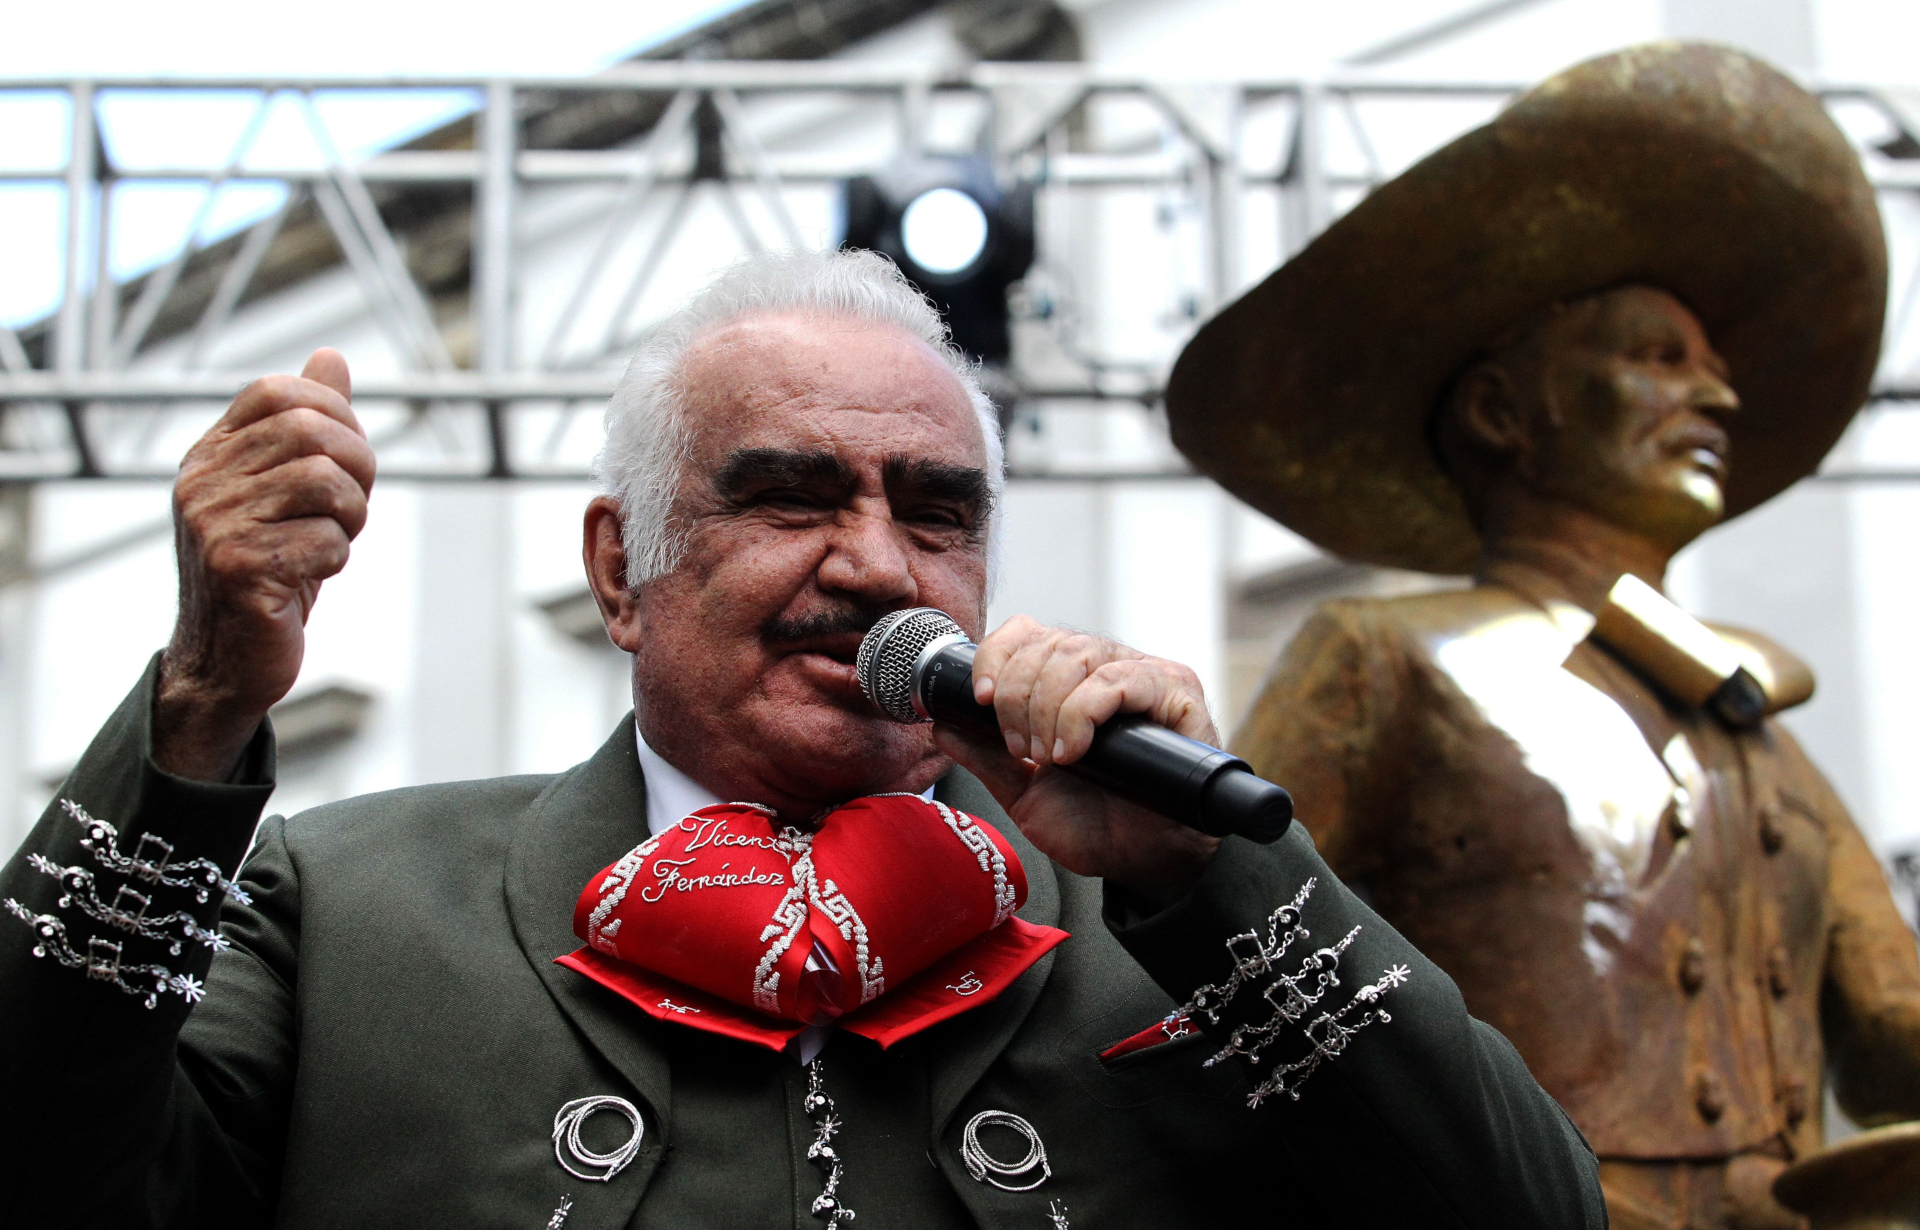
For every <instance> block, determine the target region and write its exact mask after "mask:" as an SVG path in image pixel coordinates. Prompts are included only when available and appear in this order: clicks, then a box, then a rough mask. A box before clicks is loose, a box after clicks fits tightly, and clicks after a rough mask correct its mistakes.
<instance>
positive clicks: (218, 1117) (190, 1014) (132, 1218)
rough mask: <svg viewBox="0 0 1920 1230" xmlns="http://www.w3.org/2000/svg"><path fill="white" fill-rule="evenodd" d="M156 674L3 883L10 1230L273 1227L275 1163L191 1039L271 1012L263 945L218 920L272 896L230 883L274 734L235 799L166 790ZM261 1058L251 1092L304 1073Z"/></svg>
mask: <svg viewBox="0 0 1920 1230" xmlns="http://www.w3.org/2000/svg"><path fill="white" fill-rule="evenodd" d="M156 674H157V658H156V660H155V663H153V664H150V665H149V666H148V668H147V672H146V674H145V675H144V676H143V677H142V679H141V681H140V683H139V685H138V686H137V687H135V688H134V690H133V692H132V694H131V695H129V696H128V697H127V699H126V700H125V701H124V702H123V703H122V704H121V706H120V708H119V709H118V710H117V711H116V712H115V713H114V715H113V716H112V717H111V718H110V719H109V720H108V722H107V724H106V726H105V727H104V728H102V730H101V731H100V733H99V735H98V736H96V737H95V739H94V741H93V743H92V745H91V746H90V747H89V748H88V749H87V751H86V754H85V755H84V756H82V757H81V759H80V763H79V764H78V765H77V766H76V767H75V768H74V770H73V772H72V774H71V775H70V776H69V777H68V778H67V780H66V782H65V783H63V784H62V786H61V788H60V793H59V794H58V795H57V796H56V798H55V799H54V802H53V803H52V804H51V805H50V806H49V807H48V808H47V810H46V812H45V814H43V815H42V816H41V818H40V820H39V823H38V824H37V825H36V826H35V827H34V829H33V830H32V831H31V832H30V833H29V834H28V836H27V839H26V841H25V842H24V843H23V844H22V845H21V847H20V849H19V851H18V852H17V853H15V855H14V857H13V858H12V860H11V861H9V862H8V863H7V865H6V867H5V869H4V870H3V871H0V905H4V911H3V912H0V1003H3V1004H4V1005H5V1007H4V1008H3V1009H0V1088H4V1089H5V1090H6V1108H7V1111H8V1113H7V1114H5V1115H0V1191H5V1192H6V1193H7V1195H6V1197H5V1202H6V1203H5V1206H4V1207H6V1208H7V1209H8V1211H9V1214H10V1216H9V1217H8V1218H7V1219H6V1220H7V1221H8V1223H9V1224H14V1225H22V1226H29V1225H30V1226H36V1227H64V1226H112V1227H115V1228H116V1230H117V1228H120V1227H149V1226H151V1227H191V1226H221V1227H245V1226H250V1225H264V1224H265V1223H266V1222H267V1220H268V1219H269V1217H270V1214H271V1209H272V1198H273V1197H272V1179H273V1176H272V1168H271V1167H270V1166H269V1165H268V1164H267V1163H266V1160H265V1158H266V1156H267V1155H268V1154H269V1153H270V1154H271V1156H273V1157H275V1158H276V1159H277V1156H278V1150H277V1149H271V1148H270V1147H269V1148H267V1149H263V1148H262V1147H261V1141H262V1139H263V1138H264V1137H263V1135H262V1133H260V1132H259V1131H258V1130H257V1129H258V1128H259V1127H260V1126H261V1125H260V1124H259V1123H258V1122H254V1121H250V1120H249V1115H250V1114H251V1113H253V1112H251V1111H250V1110H249V1109H248V1107H247V1106H246V1105H245V1104H246V1102H247V1101H248V1098H247V1096H246V1094H245V1091H244V1090H242V1089H241V1088H240V1087H239V1086H237V1085H234V1084H231V1083H223V1082H222V1081H221V1080H220V1079H218V1077H219V1075H220V1074H221V1069H222V1067H223V1065H222V1064H220V1063H218V1062H212V1063H210V1062H209V1060H208V1057H207V1056H206V1055H205V1054H199V1055H196V1054H195V1053H194V1051H193V1050H192V1048H190V1047H183V1045H182V1043H181V1032H182V1028H183V1027H189V1026H190V1022H192V1021H195V1020H197V1019H198V1018H199V1017H200V1016H201V1015H202V1014H210V1015H222V1014H231V1013H233V1012H235V1011H241V1010H242V1008H241V1004H242V1003H243V1002H244V1001H245V1000H246V999H247V998H248V997H249V996H258V995H260V994H263V993H265V994H267V995H268V997H269V998H271V979H270V978H264V977H263V975H262V973H261V967H259V965H258V962H257V959H256V958H255V957H254V956H253V955H252V953H251V952H250V950H249V946H254V947H257V946H259V944H260V941H259V939H258V938H257V937H256V936H253V935H251V934H249V936H248V937H247V938H243V939H241V940H239V941H238V942H236V940H235V939H234V938H231V937H230V935H229V933H228V929H226V928H223V927H222V926H221V921H220V920H221V918H222V917H223V912H224V913H225V915H226V916H227V917H231V916H232V911H233V908H234V907H235V906H238V905H241V904H242V903H244V902H245V900H246V899H248V898H249V897H250V896H252V895H253V893H255V892H258V891H261V886H260V885H258V884H256V885H254V886H253V887H252V888H249V887H248V886H247V885H246V884H245V883H244V882H243V883H240V884H235V883H233V882H231V881H230V880H229V879H228V877H229V876H232V875H234V874H235V868H236V867H237V865H238V864H239V862H240V860H241V856H242V854H243V853H244V852H245V850H246V849H247V846H248V842H249V840H250V838H251V837H252V834H253V831H254V826H255V824H256V822H257V821H258V819H259V815H260V810H261V808H262V807H263V806H264V805H265V803H266V799H267V796H268V795H269V794H270V793H271V792H272V789H273V784H272V773H273V752H272V747H273V743H272V733H271V731H270V730H268V729H267V728H266V727H265V726H264V724H263V726H262V729H261V732H260V733H259V735H257V736H256V738H255V740H254V742H253V743H252V744H250V745H249V747H248V749H247V752H246V754H245V755H244V757H243V759H242V762H241V769H240V771H239V772H238V773H236V775H235V780H234V781H233V782H231V783H225V784H214V783H206V782H196V781H189V780H186V779H183V778H178V777H174V776H172V775H170V774H167V773H165V772H162V771H161V770H160V769H159V768H158V767H157V766H155V764H154V762H153V759H152V755H151V752H152V730H151V715H152V710H153V693H154V684H155V677H156ZM255 917H256V918H264V919H270V917H271V915H270V914H268V915H265V916H260V915H256V916H255ZM254 926H255V929H256V930H261V929H266V930H270V929H272V926H273V924H272V923H271V921H259V922H257V923H255V924H254ZM203 1000H205V1001H208V1002H205V1003H203V1002H202V1001H203ZM246 1010H248V1011H251V1009H246ZM264 1019H266V1020H269V1021H271V1020H272V1019H273V1018H272V1016H271V1013H268V1014H265V1017H264ZM268 1032H270V1030H268ZM249 1041H250V1042H252V1043H254V1044H255V1046H256V1048H257V1050H258V1054H257V1055H256V1056H254V1059H253V1061H252V1062H253V1063H254V1066H255V1068H256V1069H257V1071H256V1072H255V1074H254V1075H255V1077H256V1078H257V1079H256V1084H257V1085H265V1086H271V1085H274V1084H280V1085H285V1084H287V1083H289V1082H290V1081H291V1076H292V1063H291V1057H290V1055H289V1054H287V1053H286V1052H285V1051H284V1049H283V1050H282V1051H281V1052H280V1053H278V1054H276V1053H273V1052H272V1048H271V1047H270V1046H269V1045H266V1044H265V1043H264V1042H262V1040H261V1039H259V1038H251V1039H249ZM225 1066H229V1067H230V1066H232V1064H231V1063H229V1064H227V1065H225ZM254 1105H255V1106H256V1107H257V1106H258V1105H259V1102H258V1101H257V1100H255V1102H254ZM258 1117H259V1116H257V1115H256V1116H255V1118H256V1119H257V1118H258ZM267 1117H269V1118H270V1117H271V1116H270V1115H269V1116H267Z"/></svg>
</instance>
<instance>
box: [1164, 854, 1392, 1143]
mask: <svg viewBox="0 0 1920 1230" xmlns="http://www.w3.org/2000/svg"><path fill="white" fill-rule="evenodd" d="M1316 883H1317V881H1316V880H1313V879H1309V880H1308V881H1307V882H1306V884H1304V885H1302V886H1301V889H1300V891H1299V893H1297V894H1296V895H1295V896H1294V898H1293V900H1292V901H1290V902H1288V903H1287V904H1286V905H1283V906H1281V907H1280V908H1279V909H1277V910H1275V911H1274V912H1273V914H1272V915H1271V916H1270V917H1269V918H1268V919H1267V928H1266V935H1265V936H1262V935H1261V934H1260V932H1259V929H1258V928H1255V929H1254V930H1252V931H1247V932H1243V933H1242V934H1240V935H1236V936H1234V937H1233V938H1232V939H1230V940H1228V941H1227V952H1228V953H1229V954H1230V955H1231V956H1232V957H1233V972H1232V973H1231V974H1229V975H1228V977H1227V980H1226V982H1224V983H1220V984H1209V985H1207V986H1203V987H1201V988H1200V989H1198V990H1197V991H1195V992H1194V993H1193V998H1191V999H1190V1000H1188V1001H1187V1003H1186V1004H1185V1005H1184V1006H1182V1007H1180V1008H1178V1009H1176V1010H1175V1016H1184V1017H1188V1018H1204V1019H1205V1020H1206V1021H1207V1023H1209V1024H1212V1025H1218V1024H1219V1023H1220V1015H1221V1013H1222V1012H1224V1011H1225V1010H1226V1009H1227V1007H1228V1005H1230V1004H1231V1003H1232V1002H1233V1000H1234V998H1235V997H1236V996H1237V995H1238V994H1239V993H1240V991H1241V990H1242V989H1243V988H1245V987H1246V986H1248V985H1249V984H1251V983H1253V982H1255V981H1257V980H1260V979H1264V978H1265V977H1266V976H1267V975H1268V974H1273V975H1274V978H1273V980H1272V981H1270V982H1268V983H1267V984H1266V986H1265V988H1264V989H1263V990H1262V991H1261V998H1263V999H1265V1000H1266V1001H1267V1003H1268V1005H1269V1006H1270V1007H1272V1009H1273V1015H1272V1016H1270V1017H1268V1018H1267V1019H1266V1020H1265V1021H1256V1022H1251V1023H1248V1024H1244V1025H1237V1026H1235V1027H1234V1029H1233V1032H1232V1033H1230V1034H1229V1035H1228V1038H1227V1044H1226V1046H1224V1047H1222V1048H1221V1049H1220V1050H1219V1051H1218V1052H1217V1053H1215V1054H1214V1055H1212V1056H1211V1057H1209V1058H1208V1059H1207V1061H1206V1063H1205V1065H1204V1066H1206V1067H1209V1068H1210V1067H1212V1066H1213V1065H1214V1064H1217V1063H1221V1062H1223V1061H1225V1060H1227V1059H1231V1058H1233V1057H1234V1056H1236V1055H1237V1056H1240V1057H1242V1058H1244V1059H1246V1060H1247V1062H1248V1063H1250V1064H1255V1065H1258V1064H1259V1063H1260V1062H1261V1061H1262V1058H1263V1053H1264V1052H1265V1051H1266V1049H1267V1048H1268V1047H1270V1046H1272V1045H1274V1044H1276V1043H1278V1042H1280V1041H1281V1040H1282V1039H1284V1038H1288V1037H1291V1036H1293V1035H1294V1032H1295V1029H1297V1030H1298V1034H1299V1036H1302V1037H1304V1038H1305V1039H1306V1043H1307V1048H1308V1049H1307V1053H1306V1054H1305V1055H1304V1056H1302V1057H1301V1058H1299V1059H1297V1060H1294V1061H1293V1062H1291V1063H1287V1064H1283V1065H1281V1066H1279V1067H1277V1068H1274V1069H1272V1071H1271V1072H1269V1073H1268V1075H1267V1077H1266V1079H1264V1080H1262V1081H1260V1082H1259V1083H1258V1084H1257V1085H1255V1086H1254V1088H1253V1091H1252V1092H1251V1093H1249V1094H1248V1095H1247V1105H1248V1106H1250V1107H1251V1106H1258V1105H1260V1103H1261V1102H1262V1101H1264V1100H1265V1099H1267V1098H1269V1097H1271V1096H1272V1095H1274V1094H1276V1093H1284V1094H1286V1095H1287V1096H1288V1097H1289V1098H1291V1099H1292V1100H1294V1101H1296V1102H1297V1101H1299V1100H1300V1090H1301V1088H1302V1087H1303V1086H1304V1085H1305V1084H1306V1081H1307V1078H1308V1077H1310V1076H1312V1075H1313V1074H1314V1072H1315V1071H1316V1070H1318V1069H1319V1067H1320V1064H1321V1062H1322V1061H1323V1060H1331V1059H1333V1058H1335V1057H1337V1056H1338V1055H1339V1054H1340V1053H1341V1052H1342V1051H1344V1050H1346V1049H1347V1044H1348V1043H1349V1042H1351V1041H1352V1040H1353V1036H1354V1035H1355V1034H1357V1033H1359V1032H1360V1030H1362V1029H1364V1028H1366V1027H1367V1026H1368V1025H1371V1024H1373V1023H1374V1022H1375V1021H1380V1022H1390V1021H1392V1020H1393V1017H1392V1016H1390V1015H1389V1014H1388V1013H1387V1012H1386V1010H1385V1009H1384V1008H1381V1007H1380V1006H1379V1003H1380V999H1381V997H1382V996H1384V995H1385V994H1386V993H1387V992H1388V991H1391V990H1393V989H1394V988H1395V987H1398V986H1400V985H1402V984H1404V983H1405V982H1407V981H1408V980H1409V979H1410V978H1412V977H1413V972H1412V971H1411V970H1410V969H1408V968H1407V967H1406V966H1404V965H1396V966H1393V967H1392V968H1391V969H1388V970H1387V971H1385V972H1384V973H1382V974H1381V975H1380V977H1379V979H1378V980H1377V981H1375V982H1373V983H1370V984H1369V985H1367V986H1363V987H1361V988H1359V990H1357V991H1355V992H1354V994H1353V997H1352V998H1351V999H1349V1000H1348V1001H1347V1002H1346V1003H1344V1004H1342V1005H1341V1006H1339V1007H1338V1008H1333V1009H1329V1010H1325V1011H1321V1012H1320V1013H1319V1014H1318V1015H1316V1016H1314V1017H1313V1018H1312V1019H1311V1020H1309V1021H1307V1022H1306V1024H1304V1025H1302V1024H1300V1022H1301V1020H1302V1018H1304V1017H1306V1016H1307V1015H1308V1013H1309V1012H1311V1011H1313V1010H1314V1009H1316V1008H1318V1007H1319V1006H1320V1004H1321V1001H1323V1000H1324V999H1325V998H1326V997H1327V995H1328V994H1329V993H1330V992H1332V991H1333V990H1334V989H1335V988H1337V987H1339V986H1340V985H1341V982H1340V956H1341V954H1342V953H1344V952H1345V951H1346V950H1347V947H1348V946H1349V945H1351V944H1352V943H1353V941H1354V937H1356V936H1358V935H1359V934H1360V928H1359V927H1355V928H1354V929H1353V930H1351V931H1349V932H1347V934H1346V935H1345V936H1343V937H1341V939H1340V941H1339V942H1338V943H1336V944H1331V945H1329V946H1327V947H1325V948H1321V949H1319V950H1317V951H1315V952H1313V953H1312V954H1310V955H1308V956H1306V957H1304V958H1302V959H1301V961H1300V967H1299V969H1297V970H1296V971H1294V972H1293V973H1291V974H1289V973H1285V972H1282V971H1281V970H1280V968H1279V966H1280V960H1281V958H1282V957H1284V956H1285V955H1286V953H1287V950H1288V949H1289V948H1291V947H1292V946H1293V944H1294V941H1296V940H1304V939H1308V938H1311V936H1312V934H1313V933H1312V932H1311V931H1309V930H1308V929H1307V927H1306V925H1305V924H1304V923H1302V922H1301V910H1302V907H1304V906H1305V905H1306V902H1307V898H1308V897H1309V896H1311V895H1312V893H1313V890H1314V887H1315V884H1316ZM1170 1019H1171V1018H1170Z"/></svg>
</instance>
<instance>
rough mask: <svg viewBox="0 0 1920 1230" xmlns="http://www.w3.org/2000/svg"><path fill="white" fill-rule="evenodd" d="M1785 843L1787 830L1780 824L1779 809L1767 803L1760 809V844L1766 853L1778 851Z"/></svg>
mask: <svg viewBox="0 0 1920 1230" xmlns="http://www.w3.org/2000/svg"><path fill="white" fill-rule="evenodd" d="M1786 843H1787V831H1786V829H1784V828H1782V827H1781V826H1780V809H1779V808H1778V807H1775V806H1773V805H1772V804H1768V805H1767V806H1765V807H1762V808H1761V809H1760V845H1761V847H1762V848H1763V849H1765V850H1766V852H1767V853H1768V854H1778V853H1780V847H1781V846H1783V845H1785V844H1786Z"/></svg>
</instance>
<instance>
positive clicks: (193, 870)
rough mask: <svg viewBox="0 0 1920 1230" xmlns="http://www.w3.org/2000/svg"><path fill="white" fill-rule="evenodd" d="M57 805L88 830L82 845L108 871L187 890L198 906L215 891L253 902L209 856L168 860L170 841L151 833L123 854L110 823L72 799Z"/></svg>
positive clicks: (169, 856)
mask: <svg viewBox="0 0 1920 1230" xmlns="http://www.w3.org/2000/svg"><path fill="white" fill-rule="evenodd" d="M60 807H61V809H62V810H63V811H65V812H66V813H67V815H69V816H71V817H72V818H73V821H74V823H76V824H78V825H80V826H81V827H82V828H84V829H86V830H87V835H86V836H85V837H82V838H81V839H80V845H81V847H82V848H83V849H85V850H86V851H87V852H88V853H90V854H92V855H93V857H94V858H96V859H98V860H100V862H101V863H102V864H104V865H105V866H106V867H107V869H108V870H110V871H117V872H119V873H120V874H121V875H124V876H127V877H129V878H131V879H135V880H139V881H142V882H143V883H146V884H154V885H165V886H166V887H168V888H185V889H190V890H192V892H193V899H194V900H195V901H198V902H199V903H200V904H201V905H205V904H206V903H207V898H208V895H209V894H210V893H213V892H216V891H217V892H221V893H224V894H226V895H227V896H229V897H232V898H233V899H234V900H235V901H237V902H239V903H240V904H241V905H250V904H252V900H253V899H252V898H251V897H248V896H247V893H246V890H245V889H243V888H241V887H240V886H239V885H238V884H235V883H234V882H233V881H232V880H229V879H227V877H226V876H225V875H223V874H222V873H221V871H220V865H219V864H218V863H216V862H214V861H213V860H212V859H210V858H192V859H188V860H187V861H186V862H184V863H175V862H171V861H169V860H171V859H172V858H173V843H172V842H168V841H162V840H161V839H160V838H158V837H155V836H154V835H153V834H152V833H142V834H140V840H139V842H138V844H136V845H135V846H134V849H133V854H132V855H131V856H129V855H125V854H122V853H121V852H120V836H119V834H118V833H116V832H115V831H114V829H113V826H112V825H110V824H104V823H102V822H101V821H99V820H95V819H94V818H93V817H92V816H90V815H88V814H87V809H86V808H84V807H82V806H80V804H78V803H76V802H74V801H73V800H72V799H61V800H60Z"/></svg>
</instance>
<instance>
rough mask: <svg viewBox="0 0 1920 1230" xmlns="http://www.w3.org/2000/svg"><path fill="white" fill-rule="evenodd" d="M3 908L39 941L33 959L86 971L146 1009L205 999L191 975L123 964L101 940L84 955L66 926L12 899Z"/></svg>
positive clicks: (113, 945)
mask: <svg viewBox="0 0 1920 1230" xmlns="http://www.w3.org/2000/svg"><path fill="white" fill-rule="evenodd" d="M5 905H6V907H7V911H8V912H9V913H11V914H12V915H13V916H14V917H16V918H18V919H20V920H21V921H22V922H24V923H26V924H27V925H28V926H29V927H32V928H33V933H34V934H35V935H36V936H38V937H39V942H38V943H36V944H35V945H34V946H33V949H32V952H33V955H34V956H36V957H43V958H45V957H51V958H52V959H53V960H55V961H58V962H59V963H60V964H62V965H64V966H66V967H67V968H68V969H79V970H85V971H86V972H87V977H88V978H90V979H92V980H93V981H95V982H105V983H109V984H111V985H113V986H116V987H119V988H120V989H121V990H122V991H125V992H126V993H127V994H129V995H132V996H134V997H135V998H138V999H139V1000H140V1001H141V1002H142V1003H143V1004H144V1005H145V1006H146V1007H148V1008H152V1007H153V1006H155V1005H156V1004H158V1003H159V1002H160V997H161V996H162V995H178V996H180V997H181V998H182V999H184V1000H186V1001H187V1002H188V1003H190V1004H197V1003H199V1002H200V1001H201V1000H202V999H205V998H206V994H207V984H206V983H204V982H202V981H200V980H199V979H198V978H195V977H194V976H193V975H192V974H176V973H174V972H173V971H172V970H170V969H168V968H167V967H166V966H164V965H134V964H128V963H126V962H123V961H121V959H120V945H119V943H118V942H116V941H114V940H109V939H104V938H102V937H100V936H94V937H93V938H92V939H90V940H88V941H87V951H86V953H85V954H84V955H83V954H81V953H80V952H78V951H76V950H75V949H74V947H73V944H72V942H71V941H69V940H68V938H67V924H66V923H65V922H63V921H61V920H60V919H58V918H55V917H54V916H53V915H51V914H35V913H34V912H33V911H32V910H30V909H28V908H27V907H26V906H24V905H21V904H20V903H19V902H18V901H15V900H14V899H13V898H11V897H9V898H7V900H6V902H5Z"/></svg>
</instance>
